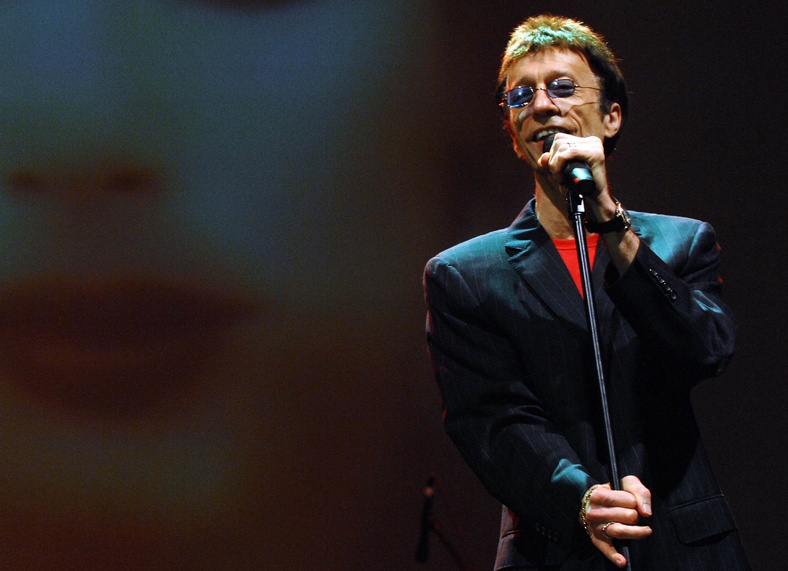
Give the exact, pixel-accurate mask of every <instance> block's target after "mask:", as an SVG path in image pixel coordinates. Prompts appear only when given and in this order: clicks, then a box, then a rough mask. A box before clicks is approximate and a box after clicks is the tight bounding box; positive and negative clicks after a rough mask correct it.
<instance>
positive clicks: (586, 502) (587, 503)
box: [580, 484, 602, 537]
mask: <svg viewBox="0 0 788 571" xmlns="http://www.w3.org/2000/svg"><path fill="white" fill-rule="evenodd" d="M601 485H602V484H594V485H593V486H591V487H590V488H588V490H586V493H585V494H583V499H582V500H581V501H580V524H581V525H582V526H583V529H585V530H586V533H587V534H588V537H591V532H590V531H588V522H587V521H586V516H587V515H588V510H590V509H591V494H593V493H594V490H596V489H597V488H599V487H600V486H601Z"/></svg>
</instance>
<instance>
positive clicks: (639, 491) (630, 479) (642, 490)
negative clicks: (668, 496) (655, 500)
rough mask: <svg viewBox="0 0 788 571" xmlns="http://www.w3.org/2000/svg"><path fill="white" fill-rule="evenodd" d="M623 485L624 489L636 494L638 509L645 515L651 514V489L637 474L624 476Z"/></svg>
mask: <svg viewBox="0 0 788 571" xmlns="http://www.w3.org/2000/svg"><path fill="white" fill-rule="evenodd" d="M621 487H622V488H623V489H624V491H626V492H629V493H630V494H632V495H633V496H635V501H636V503H637V510H638V513H639V514H640V515H642V516H643V517H649V516H650V515H651V491H650V490H649V489H648V488H647V487H646V486H644V485H643V483H642V482H641V481H640V479H639V478H638V477H637V476H624V477H623V478H622V479H621Z"/></svg>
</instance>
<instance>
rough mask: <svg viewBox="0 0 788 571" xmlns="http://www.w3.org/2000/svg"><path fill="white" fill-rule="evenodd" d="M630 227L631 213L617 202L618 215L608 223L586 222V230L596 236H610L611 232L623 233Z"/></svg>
mask: <svg viewBox="0 0 788 571" xmlns="http://www.w3.org/2000/svg"><path fill="white" fill-rule="evenodd" d="M629 227H630V222H629V213H628V212H627V211H626V210H625V209H624V207H623V206H621V203H620V202H619V201H618V200H616V215H615V216H613V218H611V219H610V220H607V221H606V222H592V221H591V220H586V228H587V229H588V231H589V232H593V233H594V234H608V233H610V232H621V231H622V230H628V229H629Z"/></svg>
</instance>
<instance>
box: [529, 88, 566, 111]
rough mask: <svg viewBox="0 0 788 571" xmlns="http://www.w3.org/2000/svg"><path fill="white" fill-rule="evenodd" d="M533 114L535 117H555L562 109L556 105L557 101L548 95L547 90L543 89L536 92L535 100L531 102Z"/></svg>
mask: <svg viewBox="0 0 788 571" xmlns="http://www.w3.org/2000/svg"><path fill="white" fill-rule="evenodd" d="M531 112H532V113H533V114H534V115H555V114H556V113H559V112H560V109H559V108H558V106H557V105H556V104H555V101H553V99H552V98H551V97H550V96H549V95H547V90H546V89H545V88H544V87H542V88H537V89H536V90H535V91H534V98H533V101H531Z"/></svg>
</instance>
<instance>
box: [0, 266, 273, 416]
mask: <svg viewBox="0 0 788 571" xmlns="http://www.w3.org/2000/svg"><path fill="white" fill-rule="evenodd" d="M256 311H257V310H256V308H255V307H254V305H253V304H252V303H251V302H248V301H244V300H242V299H236V298H234V297H232V296H228V295H224V294H220V293H217V292H214V291H211V290H208V289H203V288H200V287H195V286H193V285H191V284H184V283H180V282H161V281H156V280H151V279H147V278H135V277H126V278H118V279H113V280H97V281H89V282H86V281H77V280H69V279H61V278H46V279H35V280H23V281H17V282H12V283H8V284H5V285H4V286H3V287H0V382H2V383H8V382H10V383H13V384H14V385H15V386H17V387H18V388H19V389H20V390H22V391H24V392H25V393H27V394H31V395H34V396H36V397H37V398H39V399H44V400H46V401H51V402H54V403H58V404H60V405H63V406H65V407H66V408H69V409H73V410H76V411H80V412H82V413H86V414H99V415H107V414H108V415H113V416H118V415H121V416H123V415H127V414H135V413H140V412H144V411H145V410H147V409H148V408H149V407H151V406H153V405H155V404H157V403H161V402H163V401H166V400H169V399H171V398H176V397H180V396H182V395H183V394H185V393H186V392H187V391H188V389H189V388H191V387H193V386H194V385H195V384H196V383H198V382H199V381H200V380H201V375H200V371H201V370H202V369H204V368H205V367H206V365H207V364H208V363H209V362H210V360H211V359H215V358H216V357H217V356H218V355H220V354H221V352H222V351H223V344H222V340H223V336H224V333H226V331H227V329H228V328H230V327H231V326H232V325H233V324H235V323H237V322H238V321H240V320H242V319H245V318H247V317H249V316H250V315H252V314H254V313H256Z"/></svg>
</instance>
